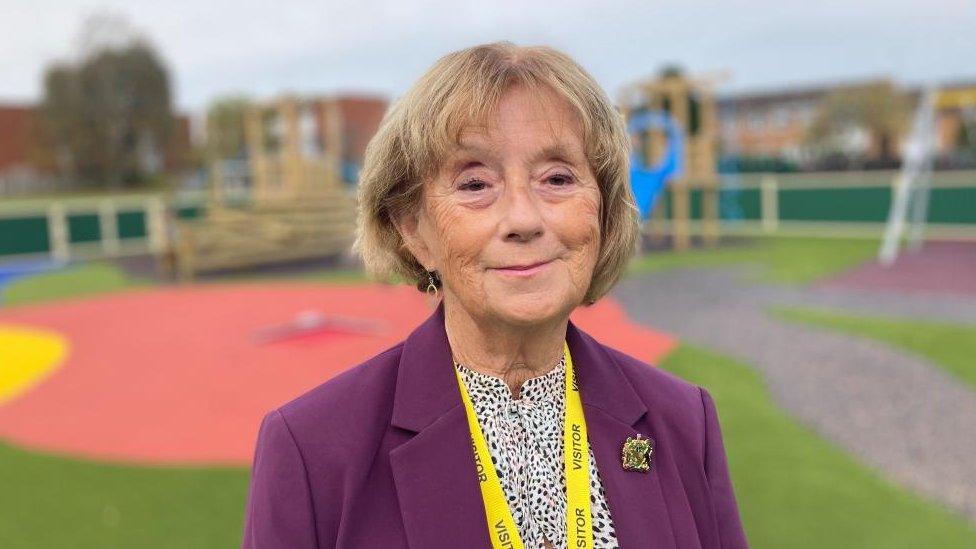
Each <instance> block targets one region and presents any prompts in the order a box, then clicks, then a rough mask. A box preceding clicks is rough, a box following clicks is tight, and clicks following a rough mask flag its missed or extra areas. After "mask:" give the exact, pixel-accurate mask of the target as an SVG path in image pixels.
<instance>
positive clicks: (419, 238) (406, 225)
mask: <svg viewBox="0 0 976 549" xmlns="http://www.w3.org/2000/svg"><path fill="white" fill-rule="evenodd" d="M422 215H423V212H421V208H416V209H414V210H412V211H410V212H408V213H406V214H403V215H401V216H400V217H399V218H397V219H393V225H394V226H395V227H396V229H397V231H399V232H400V236H401V237H402V238H403V243H404V245H405V246H406V247H407V249H408V250H410V253H411V254H413V256H414V257H415V258H416V259H417V262H418V263H420V264H421V265H423V266H424V267H425V268H427V269H435V268H436V266H435V265H432V264H431V259H432V258H431V253H430V246H428V245H427V241H426V240H425V239H424V232H425V231H423V230H422V229H421V226H420V225H421V220H420V217H421V216H422Z"/></svg>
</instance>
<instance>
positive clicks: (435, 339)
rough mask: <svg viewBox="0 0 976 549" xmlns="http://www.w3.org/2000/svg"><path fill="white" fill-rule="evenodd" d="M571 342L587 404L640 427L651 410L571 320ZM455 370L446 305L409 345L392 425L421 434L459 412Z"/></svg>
mask: <svg viewBox="0 0 976 549" xmlns="http://www.w3.org/2000/svg"><path fill="white" fill-rule="evenodd" d="M566 342H567V344H568V345H569V352H570V356H571V357H572V359H573V366H574V368H575V370H576V375H577V377H578V378H579V382H580V386H581V387H582V390H581V392H580V398H581V399H582V401H583V404H584V405H589V406H593V407H595V408H599V409H600V410H602V411H603V412H605V413H607V414H609V415H611V416H613V417H614V418H616V419H617V420H619V421H621V422H623V423H625V424H627V425H633V424H634V423H636V422H637V421H638V420H639V419H640V418H641V416H642V415H644V413H645V412H646V411H647V407H646V406H645V405H644V403H643V402H642V401H641V399H640V397H639V396H638V395H637V392H636V391H635V390H634V387H633V386H632V385H631V383H630V381H629V380H628V379H627V377H626V376H625V375H624V373H623V371H621V369H620V366H619V365H618V364H617V362H616V361H615V360H613V358H612V357H611V356H609V355H608V354H607V352H606V350H604V349H603V348H602V347H601V346H600V344H599V343H597V342H596V341H595V340H594V339H593V338H592V337H591V336H590V335H589V334H587V333H586V332H584V331H582V330H580V329H579V328H578V327H577V326H576V325H575V324H574V323H573V321H572V320H570V321H569V323H568V325H567V327H566ZM452 365H453V361H452V359H451V347H450V343H449V342H448V339H447V331H446V330H445V328H444V302H443V301H442V302H440V303H439V304H438V305H437V309H436V310H434V312H433V313H432V314H431V315H430V316H429V317H428V318H427V320H425V321H424V322H423V324H421V325H420V326H418V327H417V328H416V329H415V330H414V331H413V332H412V333H411V334H410V335H409V336H408V337H407V339H406V341H405V342H404V346H403V351H402V353H401V356H400V368H399V371H398V372H397V382H396V394H395V396H394V402H393V416H392V421H391V422H392V424H393V425H395V426H397V427H400V428H403V429H407V430H410V431H414V432H420V431H422V430H423V429H424V428H425V427H427V426H428V425H430V424H431V423H433V422H434V421H436V420H437V419H438V418H440V417H441V416H443V415H444V414H445V413H447V412H448V411H450V410H451V409H452V408H454V407H455V406H460V405H461V391H460V388H459V387H458V384H457V378H456V376H455V374H454V370H453V369H452Z"/></svg>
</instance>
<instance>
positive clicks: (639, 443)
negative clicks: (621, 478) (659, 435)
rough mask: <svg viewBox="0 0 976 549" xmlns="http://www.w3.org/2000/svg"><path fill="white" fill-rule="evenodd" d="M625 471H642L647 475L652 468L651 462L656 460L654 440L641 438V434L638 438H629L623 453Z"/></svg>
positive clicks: (625, 442)
mask: <svg viewBox="0 0 976 549" xmlns="http://www.w3.org/2000/svg"><path fill="white" fill-rule="evenodd" d="M621 459H622V461H623V466H624V470H627V471H640V472H642V473H646V472H647V471H648V470H649V469H650V468H651V461H653V459H654V439H652V438H641V435H640V433H637V437H636V438H634V437H627V440H625V441H624V447H623V451H622V453H621Z"/></svg>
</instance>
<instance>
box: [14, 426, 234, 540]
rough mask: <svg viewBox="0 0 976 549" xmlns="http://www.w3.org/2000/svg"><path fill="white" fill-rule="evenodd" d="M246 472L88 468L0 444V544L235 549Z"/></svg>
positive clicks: (93, 465) (82, 463)
mask: <svg viewBox="0 0 976 549" xmlns="http://www.w3.org/2000/svg"><path fill="white" fill-rule="evenodd" d="M247 482H248V474H247V471H246V470H244V469H202V468H201V469H185V468H153V467H134V466H120V465H107V464H99V463H90V462H86V461H79V460H74V459H68V458H63V457H55V456H48V455H42V454H35V453H32V452H27V451H23V450H20V449H17V448H14V447H11V446H9V445H6V444H3V443H0V547H3V548H4V549H20V548H25V549H26V548H30V549H41V548H51V549H53V548H62V547H77V548H98V549H108V548H115V547H118V548H132V547H139V548H144V549H153V548H181V549H182V548H186V549H189V548H201V549H203V548H206V549H211V548H217V547H227V548H229V547H240V543H241V533H242V528H243V518H244V501H245V499H246V495H247Z"/></svg>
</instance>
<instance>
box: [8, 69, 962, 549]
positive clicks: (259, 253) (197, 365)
mask: <svg viewBox="0 0 976 549" xmlns="http://www.w3.org/2000/svg"><path fill="white" fill-rule="evenodd" d="M712 86H713V83H710V82H708V81H707V79H706V80H695V79H682V78H678V77H665V78H658V79H649V80H645V81H639V82H636V83H634V85H633V86H631V87H628V88H627V89H626V90H625V93H624V94H623V96H622V97H621V104H622V105H623V106H624V107H625V111H626V114H627V115H628V120H629V122H630V124H629V126H630V131H631V133H632V135H633V137H634V143H635V150H634V156H633V158H632V160H633V164H632V172H631V182H632V186H633V191H634V196H635V198H636V201H637V203H638V206H639V209H640V211H641V214H642V216H643V221H644V223H645V227H646V231H645V236H644V240H643V242H642V247H641V248H642V249H641V250H640V253H639V254H638V255H637V256H636V257H635V258H634V260H633V261H632V263H631V265H630V266H629V271H628V274H627V276H626V277H625V278H624V279H623V280H622V281H621V282H620V283H619V284H618V286H617V287H616V288H615V289H614V290H613V292H612V293H611V294H610V295H609V296H608V297H606V298H604V299H602V300H600V301H599V302H597V303H596V304H595V305H594V306H592V307H586V308H580V309H578V310H577V311H575V312H574V313H573V316H572V320H573V321H574V322H575V323H576V324H577V325H578V326H579V327H580V328H581V329H583V330H584V331H586V332H588V333H590V334H591V335H593V336H594V337H595V338H596V339H598V340H600V341H602V342H603V343H605V344H607V345H609V346H612V347H615V348H617V349H619V350H621V351H623V352H625V353H627V354H630V355H632V356H635V357H637V358H639V359H641V360H642V361H644V362H646V363H648V364H650V365H651V367H656V368H663V369H666V370H668V371H670V372H673V373H675V374H677V375H679V376H681V377H683V378H685V379H687V380H689V381H691V382H692V383H695V384H698V385H701V386H703V387H705V388H707V389H708V390H709V392H710V393H711V394H712V395H713V397H714V399H715V401H716V404H717V407H718V410H719V411H720V418H719V419H720V421H721V427H722V431H723V433H724V439H725V441H726V451H727V454H728V461H729V465H730V467H731V469H732V478H733V480H734V482H735V490H736V494H737V497H738V498H739V505H740V509H741V512H742V518H743V523H744V525H745V528H746V531H747V534H748V537H749V540H750V544H751V545H752V546H754V547H770V548H773V547H786V546H789V547H823V546H827V547H879V548H880V547H885V548H889V547H905V548H908V547H921V546H924V547H972V546H976V461H974V460H973V459H972V457H971V456H972V455H974V454H976V420H974V418H976V361H974V360H973V357H974V356H976V232H974V227H976V217H974V215H976V208H974V207H973V204H976V202H974V200H976V173H973V172H955V173H950V174H938V175H936V176H933V175H932V174H931V173H930V170H928V168H927V167H926V166H925V159H926V158H927V157H926V156H925V155H924V154H922V153H924V152H925V151H924V146H925V143H924V142H920V143H921V144H920V145H919V146H920V147H921V149H919V150H920V151H921V152H920V153H919V154H921V156H919V158H918V159H917V160H916V161H912V162H910V163H909V165H908V166H907V167H906V169H904V170H901V171H899V172H896V173H884V174H882V175H880V176H879V175H876V174H868V175H865V174H861V175H860V176H858V177H861V179H859V180H856V181H854V182H853V183H852V182H851V180H850V177H851V176H849V175H844V176H833V175H824V174H819V175H813V176H808V175H803V176H796V177H787V176H778V177H777V176H773V175H770V174H765V175H763V176H762V177H759V178H753V179H750V178H749V177H746V176H742V175H740V174H734V173H725V172H723V171H722V170H720V167H721V165H722V163H721V162H720V159H719V158H718V155H717V152H716V151H715V149H714V142H715V138H716V135H715V132H716V126H715V112H714V98H713V95H712ZM246 116H247V117H246V122H247V127H248V134H249V145H248V146H249V154H248V160H247V161H246V162H244V163H243V164H242V163H241V162H240V161H235V160H232V159H220V158H214V159H211V162H212V166H211V173H212V178H211V180H210V185H211V186H210V188H209V189H208V190H207V193H206V196H205V197H204V198H203V199H201V201H200V202H198V203H193V204H187V203H182V202H180V201H176V200H174V201H171V202H168V203H164V202H163V201H162V199H161V197H158V196H129V197H124V198H119V199H118V200H117V201H116V202H113V201H112V199H107V198H104V197H99V198H97V199H91V200H89V199H87V198H84V197H80V198H78V199H77V200H73V201H69V202H58V201H57V200H55V201H53V204H54V205H53V206H52V203H48V202H44V203H43V205H38V204H37V203H29V202H26V201H25V202H24V203H22V204H19V205H18V204H7V205H5V207H4V208H0V214H2V213H4V211H7V213H10V212H15V214H10V215H9V216H8V218H7V219H4V218H3V217H2V216H0V236H3V234H7V235H10V234H14V233H13V232H12V231H7V232H6V233H4V231H3V230H2V229H4V228H6V229H11V228H14V229H16V230H17V233H16V234H18V235H20V238H19V239H18V241H17V242H16V243H15V244H16V246H19V247H17V248H16V250H17V251H18V252H19V255H23V256H25V257H26V256H30V259H23V258H18V259H17V260H16V261H14V260H10V261H0V487H2V489H0V546H2V547H5V548H6V547H99V548H102V547H146V548H153V547H187V548H192V547H201V548H203V547H208V548H209V547H234V546H238V545H239V543H240V538H241V529H242V519H243V511H244V502H245V498H246V489H247V483H248V467H249V465H250V460H251V457H252V452H253V448H254V442H255V438H256V434H257V428H258V425H259V422H260V419H261V417H262V416H263V415H264V413H266V412H267V411H268V410H271V409H273V408H274V407H276V406H278V405H280V404H281V403H283V402H285V401H287V400H289V399H291V398H293V397H294V396H297V395H299V394H301V393H303V392H305V391H307V390H308V389H310V388H312V387H314V386H316V385H318V384H320V383H322V382H324V381H326V380H328V379H330V378H332V377H333V376H336V375H341V373H342V372H343V371H344V370H345V369H347V368H350V367H352V366H355V365H356V364H358V363H360V362H361V361H363V360H364V359H366V358H368V357H371V356H373V355H375V354H377V353H379V352H381V351H383V350H384V349H387V348H389V347H390V346H392V345H395V344H396V343H397V342H399V341H401V340H402V339H403V338H404V337H406V336H407V335H408V334H409V332H410V331H411V330H412V329H413V328H414V327H415V326H417V325H418V324H419V323H420V322H421V321H422V320H423V319H424V318H426V316H427V315H428V314H429V313H430V312H431V310H432V307H433V303H431V302H429V301H428V300H427V298H426V297H425V295H424V294H423V293H421V292H418V291H417V290H416V289H415V288H414V287H412V286H411V285H406V284H401V285H393V284H383V283H378V282H373V281H369V280H367V279H366V278H365V277H364V275H363V274H362V273H361V272H360V271H359V270H358V268H357V267H356V264H355V263H354V262H351V261H350V260H349V258H348V257H345V256H343V255H342V252H343V250H345V249H346V248H347V247H348V244H349V242H350V241H351V237H352V223H351V220H352V215H351V209H352V206H353V204H354V202H353V199H352V196H351V194H350V193H349V189H346V188H344V186H343V183H342V178H341V177H339V173H338V171H339V168H338V163H339V160H338V156H337V155H336V151H335V150H334V149H332V148H331V147H332V145H330V143H333V142H334V141H335V139H334V135H335V134H336V125H337V124H340V123H341V121H339V120H337V117H336V111H335V105H334V104H331V103H329V102H327V101H326V102H315V101H303V100H301V99H297V98H291V97H289V98H284V99H282V100H280V101H275V102H269V103H267V104H262V105H260V106H258V107H256V108H254V109H253V110H251V111H249V112H248V114H247V115H246ZM303 120H304V122H303ZM330 120H331V121H330ZM309 121H318V122H314V123H313V122H309ZM925 123H926V122H925V120H921V122H920V124H925ZM315 124H318V126H315ZM310 127H311V128H316V127H317V128H318V130H312V131H311V133H309V131H306V130H303V128H310ZM922 130H924V128H922V129H921V130H919V132H921V133H919V135H921V136H923V137H924V132H923V131H922ZM315 131H318V132H319V133H320V134H321V135H318V136H316V135H315ZM269 134H274V135H271V137H273V139H269V138H268V136H269ZM330 135H331V136H333V137H332V138H330V137H329V136H330ZM323 136H324V138H322V137H323ZM919 139H921V137H920V138H919ZM268 143H272V144H275V146H274V147H270V146H268V145H267V144H268ZM316 147H317V148H316ZM893 181H895V183H894V184H893V183H892V182H893ZM326 204H327V205H329V206H328V207H325V206H324V205H326ZM838 204H843V205H844V206H843V207H839V206H838ZM31 216H34V217H31ZM3 223H6V225H3ZM41 226H43V227H45V229H44V231H40V229H37V227H41ZM35 229H36V230H35ZM35 233H38V234H40V233H43V234H42V235H41V236H37V234H35ZM923 234H924V235H926V236H925V237H924V238H923ZM32 235H33V236H32ZM79 235H82V236H83V238H82V237H80V236H79ZM9 240H10V241H5V240H4V239H3V238H0V249H2V247H3V246H8V247H10V246H13V245H14V244H11V242H12V239H9ZM106 251H108V252H111V253H107V252H106ZM0 255H2V254H0ZM10 255H14V254H10ZM323 255H328V257H322V256H323ZM0 259H2V258H0ZM52 525H56V527H52Z"/></svg>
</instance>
